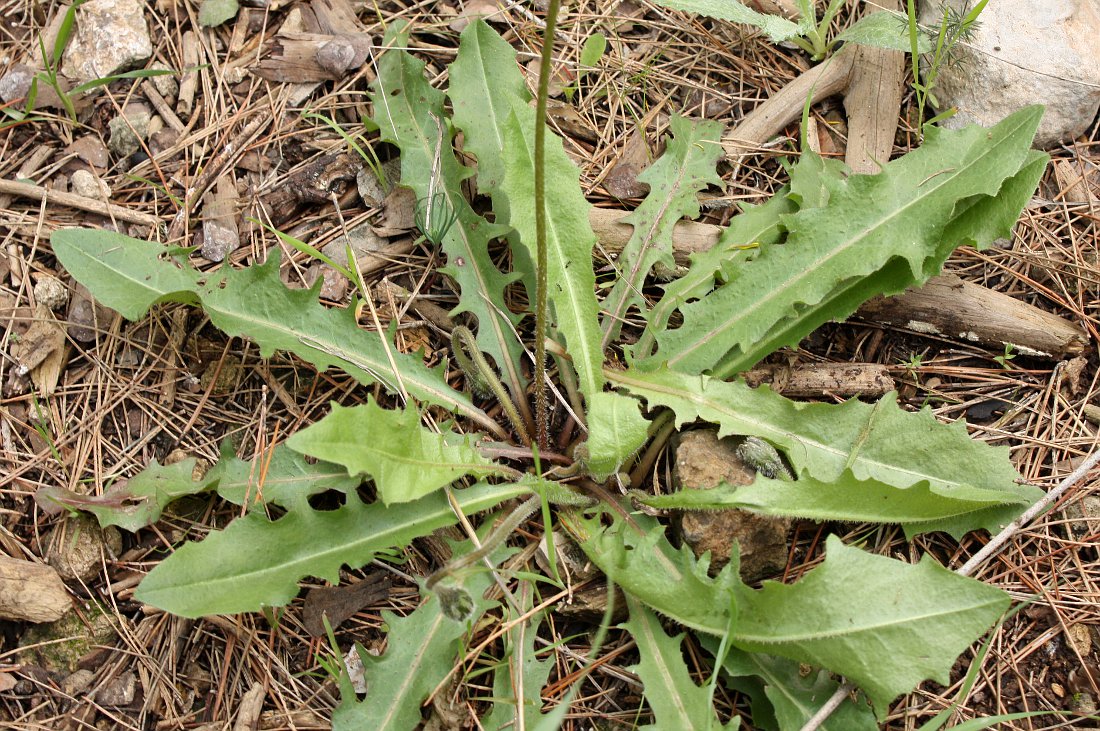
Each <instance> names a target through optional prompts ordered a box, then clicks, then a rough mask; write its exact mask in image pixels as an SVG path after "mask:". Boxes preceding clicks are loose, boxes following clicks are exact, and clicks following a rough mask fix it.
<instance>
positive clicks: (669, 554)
mask: <svg viewBox="0 0 1100 731" xmlns="http://www.w3.org/2000/svg"><path fill="white" fill-rule="evenodd" d="M637 520H638V522H639V523H641V525H642V526H643V527H645V529H646V530H647V533H646V535H645V537H639V536H638V535H637V534H636V533H634V531H633V529H632V528H628V527H626V526H625V525H624V521H622V520H616V521H615V522H614V523H613V524H612V525H611V526H610V527H607V528H603V527H601V526H600V524H599V521H598V518H597V519H581V518H578V517H577V516H575V515H564V516H563V522H562V524H563V525H564V526H565V527H566V528H567V529H568V530H569V531H570V533H572V534H573V536H574V537H575V538H576V540H577V542H578V545H580V546H581V548H582V549H583V550H584V552H585V554H586V555H587V556H588V557H589V559H590V560H591V561H592V562H593V563H595V564H596V565H597V566H599V567H600V569H601V570H603V571H604V573H606V574H607V576H608V578H609V579H610V580H612V581H614V582H615V583H616V584H618V585H619V586H620V587H622V589H623V591H625V592H627V593H628V594H630V595H632V596H634V597H635V598H636V599H639V600H641V601H643V602H645V603H646V604H648V605H649V606H650V607H652V608H653V609H655V610H656V611H658V612H660V613H661V614H664V615H666V616H668V617H669V618H671V619H673V620H675V621H677V622H680V623H681V624H684V625H686V626H688V627H691V628H693V629H696V630H699V631H701V632H706V633H708V634H711V635H715V636H719V637H721V636H724V635H725V634H726V633H727V632H731V634H730V639H731V640H732V642H733V644H734V645H735V646H736V647H738V648H740V649H742V650H745V651H748V652H760V653H766V654H769V655H778V656H781V657H786V658H789V659H791V660H794V661H796V662H800V663H807V664H810V665H816V666H818V667H822V668H825V669H827V670H831V671H832V672H834V673H838V674H841V675H844V676H845V677H847V678H848V679H849V680H851V681H852V682H854V683H856V684H857V685H858V686H859V687H860V688H861V689H863V690H864V692H866V693H867V696H868V697H869V698H870V699H871V702H872V704H873V705H874V706H875V709H876V710H877V711H878V712H879V713H880V714H882V713H884V712H885V711H886V710H887V706H888V703H889V702H890V701H891V700H892V699H894V698H895V697H897V696H898V695H900V694H902V693H906V692H909V691H911V690H912V689H913V688H914V687H916V685H917V684H918V683H920V682H921V681H923V680H925V679H928V678H931V679H933V680H936V681H937V682H939V683H943V684H945V683H946V682H947V678H948V674H949V673H950V670H951V667H952V665H953V664H954V661H955V659H956V658H957V657H958V656H959V655H960V654H961V653H962V652H963V651H964V650H965V649H966V647H967V646H968V645H969V644H970V643H971V642H973V641H974V640H975V639H977V637H978V636H980V635H981V634H982V633H983V632H984V631H986V630H987V629H988V628H989V627H990V626H991V625H992V624H993V623H994V622H995V621H996V619H997V618H998V616H1000V614H1001V613H1002V612H1003V611H1004V610H1005V609H1007V607H1008V605H1009V597H1008V595H1007V594H1005V593H1004V592H1003V591H1001V590H1000V589H996V588H994V587H991V586H987V585H986V584H983V583H982V582H980V581H976V580H973V579H969V578H966V577H962V576H959V575H958V574H954V573H952V572H950V571H948V570H947V569H945V568H943V567H941V566H939V565H938V564H936V563H935V562H934V561H933V560H932V559H931V558H930V557H928V556H926V557H925V558H924V559H922V560H921V562H920V563H919V564H916V565H910V564H906V563H903V562H901V561H896V560H894V559H891V558H886V557H883V556H875V555H872V554H869V553H866V552H864V551H861V550H860V549H858V548H849V547H847V546H845V545H844V544H843V543H842V542H841V541H840V539H838V538H837V537H835V536H830V537H829V538H828V540H827V542H826V556H825V561H824V563H822V564H821V565H819V566H818V567H816V568H814V569H813V570H811V571H810V572H809V573H807V574H806V575H805V576H804V577H803V578H802V579H801V580H799V581H798V582H797V583H796V584H792V585H785V584H780V583H777V582H772V581H765V582H764V585H763V588H762V589H760V590H759V591H754V590H753V589H750V588H749V587H748V586H746V585H745V584H743V583H742V582H741V581H740V579H739V578H738V570H739V564H740V560H739V558H738V556H737V553H736V550H735V551H734V555H733V556H732V557H731V560H730V564H729V565H728V566H726V567H725V568H724V569H723V570H722V572H721V573H720V574H719V575H718V576H717V577H715V578H714V579H711V578H709V577H708V576H707V574H706V569H707V565H708V561H707V560H706V559H705V558H704V559H701V560H696V559H695V557H694V556H692V554H691V552H690V550H689V549H687V548H686V547H682V548H681V549H680V551H676V549H673V548H672V546H671V545H669V543H668V541H667V540H665V539H664V535H663V531H662V528H661V527H660V526H659V525H658V526H655V527H648V526H654V523H653V521H652V520H651V519H648V518H645V517H644V516H638V517H637ZM856 587H858V590H856ZM731 611H735V612H736V620H735V621H733V622H731V621H730V620H731V616H730V614H731ZM731 630H732V631H731Z"/></svg>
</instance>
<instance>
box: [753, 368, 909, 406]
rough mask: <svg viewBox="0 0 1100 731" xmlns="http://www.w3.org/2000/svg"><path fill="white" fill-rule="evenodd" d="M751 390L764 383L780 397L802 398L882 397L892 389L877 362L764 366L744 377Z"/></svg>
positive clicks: (888, 375)
mask: <svg viewBox="0 0 1100 731" xmlns="http://www.w3.org/2000/svg"><path fill="white" fill-rule="evenodd" d="M744 378H745V382H746V383H748V384H749V385H750V386H752V387H754V388H755V387H756V386H759V385H761V384H763V383H767V384H768V385H769V386H770V387H771V389H772V390H773V391H776V392H778V393H781V394H783V395H784V396H789V397H794V398H803V397H811V396H812V397H820V396H821V395H822V394H833V395H835V396H841V397H844V398H848V397H851V396H874V397H878V396H882V395H884V394H887V393H889V392H890V391H893V390H894V379H893V378H891V377H890V370H889V369H888V368H887V367H886V366H884V365H879V364H878V363H811V364H807V365H799V366H794V367H787V366H765V367H762V368H754V369H753V370H751V371H748V372H747V373H745V374H744Z"/></svg>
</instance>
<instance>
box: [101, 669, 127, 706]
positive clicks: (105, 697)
mask: <svg viewBox="0 0 1100 731" xmlns="http://www.w3.org/2000/svg"><path fill="white" fill-rule="evenodd" d="M136 696H137V676H136V675H134V674H133V673H132V672H130V671H129V670H127V671H126V672H124V673H123V674H122V675H119V676H118V677H117V678H115V679H114V680H112V681H111V682H109V683H107V684H106V685H104V686H103V687H102V688H100V689H99V691H97V692H96V694H95V699H96V701H97V702H98V703H101V704H102V705H105V706H112V707H115V708H118V707H120V706H128V705H130V704H131V703H133V702H134V698H135V697H136Z"/></svg>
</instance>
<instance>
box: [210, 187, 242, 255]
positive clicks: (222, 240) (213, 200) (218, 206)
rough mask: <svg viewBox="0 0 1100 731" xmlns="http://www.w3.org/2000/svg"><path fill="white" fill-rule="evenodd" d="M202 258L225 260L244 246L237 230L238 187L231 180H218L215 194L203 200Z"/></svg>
mask: <svg viewBox="0 0 1100 731" xmlns="http://www.w3.org/2000/svg"><path fill="white" fill-rule="evenodd" d="M202 209H203V214H202V255H203V256H204V257H206V258H207V259H209V260H210V261H223V260H224V259H225V257H226V256H227V255H229V254H231V253H233V252H234V251H236V250H237V247H238V246H240V245H241V238H240V234H239V233H238V231H237V186H236V185H234V184H233V180H232V179H231V178H230V177H228V176H227V177H222V178H219V179H218V184H217V187H216V188H215V190H214V191H213V192H212V193H207V194H206V195H204V196H203V198H202Z"/></svg>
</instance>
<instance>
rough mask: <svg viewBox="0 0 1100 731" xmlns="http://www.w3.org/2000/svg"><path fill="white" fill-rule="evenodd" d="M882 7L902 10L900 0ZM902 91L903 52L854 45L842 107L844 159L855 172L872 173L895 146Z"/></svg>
mask: <svg viewBox="0 0 1100 731" xmlns="http://www.w3.org/2000/svg"><path fill="white" fill-rule="evenodd" d="M881 8H882V9H883V10H899V11H900V10H901V0H883V1H882V3H881ZM904 91H905V54H903V53H902V52H901V51H891V50H889V49H886V48H872V47H870V46H856V49H855V58H854V59H853V62H852V73H851V76H850V77H849V79H848V90H847V93H846V94H845V95H844V110H845V111H846V112H847V114H848V147H847V150H846V151H845V153H844V162H845V163H846V164H847V165H848V167H850V168H851V169H852V172H855V173H866V174H873V173H877V172H878V171H879V168H880V165H884V164H886V162H887V161H888V160H889V159H890V153H891V152H892V151H893V149H894V134H895V133H896V132H897V128H898V111H899V110H900V109H901V97H902V94H903V93H904Z"/></svg>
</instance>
